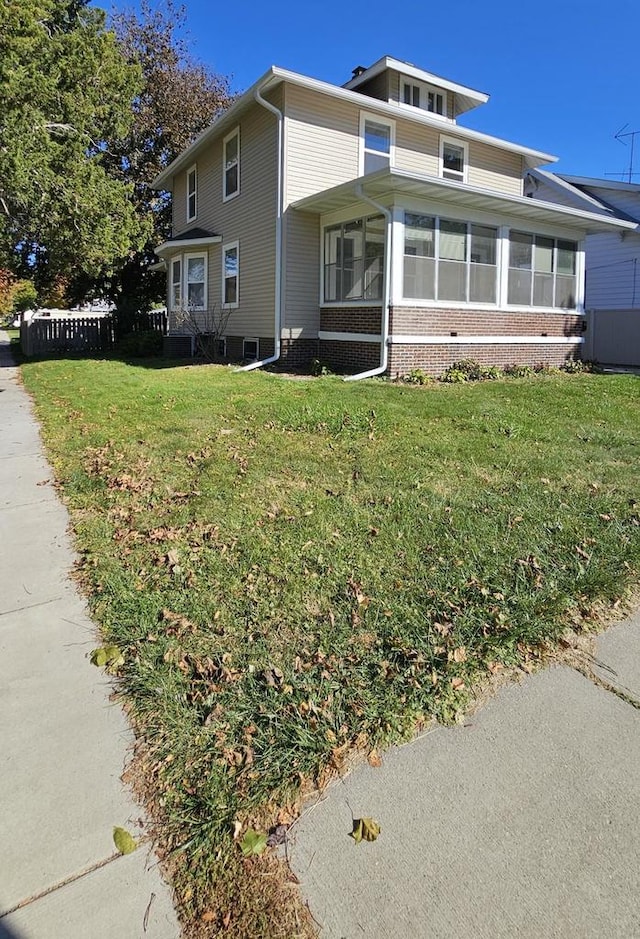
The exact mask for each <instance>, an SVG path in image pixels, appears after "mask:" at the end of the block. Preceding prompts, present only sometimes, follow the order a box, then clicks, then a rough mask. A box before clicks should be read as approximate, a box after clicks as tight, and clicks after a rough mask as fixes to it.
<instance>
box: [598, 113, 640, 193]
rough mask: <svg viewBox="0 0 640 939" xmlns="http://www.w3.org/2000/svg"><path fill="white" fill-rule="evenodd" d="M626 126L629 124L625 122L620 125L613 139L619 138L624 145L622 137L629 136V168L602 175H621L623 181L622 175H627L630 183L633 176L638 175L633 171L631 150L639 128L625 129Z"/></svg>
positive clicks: (633, 147) (638, 174) (632, 150)
mask: <svg viewBox="0 0 640 939" xmlns="http://www.w3.org/2000/svg"><path fill="white" fill-rule="evenodd" d="M628 126H629V125H628V124H625V125H624V127H621V128H620V130H619V131H618V133H617V134H614V135H613V136H614V139H615V140H619V141H620V143H621V144H622V145H623V146H624V147H626V146H627V144H626V143H625V141H624V140H623V139H622V138H623V137H631V157H630V159H629V169H628V170H625V171H624V172H623V173H605V174H604V175H605V176H622V177H623V182H624V177H625V176H627V177H628V179H627V182H628V183H630V182H633V177H634V176H640V173H635V172H634V170H633V152H634V149H635V143H636V137H637V136H638V134H640V130H627V127H628Z"/></svg>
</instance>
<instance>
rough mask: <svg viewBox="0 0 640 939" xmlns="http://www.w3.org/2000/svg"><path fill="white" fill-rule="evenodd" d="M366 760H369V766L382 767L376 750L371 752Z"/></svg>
mask: <svg viewBox="0 0 640 939" xmlns="http://www.w3.org/2000/svg"><path fill="white" fill-rule="evenodd" d="M367 759H368V760H369V766H375V767H378V766H382V759H381V757H380V755H379V754H378V751H377V750H372V751H371V753H370V754H369V756H368V757H367Z"/></svg>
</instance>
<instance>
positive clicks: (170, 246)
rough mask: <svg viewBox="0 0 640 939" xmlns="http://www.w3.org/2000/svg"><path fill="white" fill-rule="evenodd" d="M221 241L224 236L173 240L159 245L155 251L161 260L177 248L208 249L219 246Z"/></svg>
mask: <svg viewBox="0 0 640 939" xmlns="http://www.w3.org/2000/svg"><path fill="white" fill-rule="evenodd" d="M221 241H222V235H210V236H209V237H208V238H173V239H172V240H170V241H164V242H163V243H162V244H161V245H158V247H157V248H154V251H155V253H156V254H157V255H158V257H160V258H161V257H163V256H164V255H165V254H168V253H169V252H170V251H174V250H175V249H176V248H206V247H207V246H208V245H219V244H220V243H221Z"/></svg>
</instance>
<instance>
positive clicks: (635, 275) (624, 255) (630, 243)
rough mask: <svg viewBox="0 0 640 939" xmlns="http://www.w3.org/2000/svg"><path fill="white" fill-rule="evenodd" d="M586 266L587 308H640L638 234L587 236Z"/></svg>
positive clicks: (639, 248) (612, 233)
mask: <svg viewBox="0 0 640 939" xmlns="http://www.w3.org/2000/svg"><path fill="white" fill-rule="evenodd" d="M586 269H587V278H586V297H585V301H586V307H587V309H592V310H598V309H599V310H629V309H640V235H638V234H635V233H634V232H626V233H625V234H624V238H621V237H620V234H619V233H618V232H610V233H607V234H602V235H588V237H587V240H586Z"/></svg>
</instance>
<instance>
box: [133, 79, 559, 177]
mask: <svg viewBox="0 0 640 939" xmlns="http://www.w3.org/2000/svg"><path fill="white" fill-rule="evenodd" d="M425 74H427V73H425ZM280 82H289V83H290V84H292V85H298V86H299V87H301V88H307V89H308V90H309V91H315V92H318V93H319V94H323V95H329V97H332V98H337V99H339V100H342V101H348V102H350V103H351V104H356V105H357V106H358V107H359V108H361V107H363V106H365V103H366V108H367V110H369V111H377V112H379V113H380V114H384V115H387V116H388V117H392V118H395V119H399V118H400V117H402V119H403V120H406V121H413V123H415V124H423V125H426V126H427V127H435V128H437V129H438V131H442V127H443V124H442V118H441V117H440V116H439V115H437V114H435V115H430V114H429V112H428V111H424V112H422V113H421V112H417V113H415V114H414V113H412V112H411V111H409V109H408V108H407V109H404V108H400V105H399V104H389V103H388V102H386V101H379V100H378V99H377V98H368V97H367V96H366V95H362V94H360V93H359V92H357V91H350V90H349V89H348V88H341V87H339V86H338V85H332V84H331V83H330V82H325V81H320V79H318V78H309V77H308V76H307V75H300V74H299V73H298V72H290V71H289V70H288V69H284V68H279V67H278V66H277V65H272V66H271V68H270V69H268V71H266V72H265V73H264V75H262V77H261V78H259V79H258V81H257V82H254V84H253V85H252V86H251V87H250V88H249V89H247V91H245V93H244V94H243V95H241V96H240V97H239V98H238V99H237V101H235V102H234V103H233V104H232V105H231V107H230V108H229V110H228V111H225V113H224V114H223V115H221V116H220V117H219V118H218V119H217V120H216V121H214V123H213V124H211V125H210V126H209V127H207V129H206V130H204V131H203V132H202V133H201V134H200V136H199V137H197V138H196V139H195V140H194V142H193V143H192V144H191V145H190V146H189V147H187V149H186V150H183V152H182V153H181V154H180V155H179V156H177V157H176V159H175V160H174V161H173V162H172V163H170V164H169V166H167V167H166V169H164V170H163V171H162V172H161V173H159V174H158V176H156V178H155V179H154V180H153V182H152V183H151V188H152V189H165V188H166V183H168V182H170V181H171V177H172V176H174V175H175V174H176V173H177V172H179V170H181V169H183V168H184V166H185V165H186V164H188V163H193V161H194V156H195V153H196V151H197V150H199V149H200V147H201V146H203V144H205V143H207V142H208V141H209V140H211V139H212V138H213V137H216V136H217V135H218V134H220V133H221V132H222V131H224V130H226V129H227V128H229V127H231V126H232V125H233V123H234V122H237V120H238V114H239V113H240V111H242V109H243V108H245V107H246V106H247V105H248V104H250V103H251V102H252V101H253V100H254V95H255V92H256V90H257V89H258V88H259V89H260V91H261V92H264V91H266V90H267V88H268V87H269V86H272V85H275V84H279V83H280ZM460 87H462V86H460ZM450 129H451V133H454V134H455V136H456V137H461V138H463V139H465V140H477V141H478V142H479V143H486V144H488V145H489V146H492V147H498V148H499V149H502V150H508V151H510V152H511V153H518V154H520V156H523V157H524V158H525V159H526V160H527V163H528V164H529V165H530V166H531V167H533V166H538V165H540V164H543V163H557V161H558V157H556V156H553V155H552V154H550V153H543V152H542V151H541V150H532V149H531V148H530V147H523V146H522V145H521V144H518V143H512V142H511V141H509V140H502V139H501V138H500V137H492V136H490V135H489V134H483V133H481V132H480V131H477V130H471V129H470V128H468V127H462V126H461V125H460V124H454V125H451V128H450Z"/></svg>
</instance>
